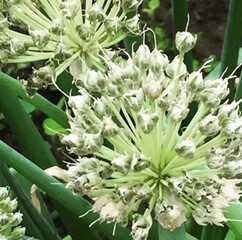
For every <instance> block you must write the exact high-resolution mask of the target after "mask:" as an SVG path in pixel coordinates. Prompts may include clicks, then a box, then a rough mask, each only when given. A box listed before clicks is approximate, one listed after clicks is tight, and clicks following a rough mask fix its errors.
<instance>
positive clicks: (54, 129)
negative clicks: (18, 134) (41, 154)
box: [43, 118, 67, 136]
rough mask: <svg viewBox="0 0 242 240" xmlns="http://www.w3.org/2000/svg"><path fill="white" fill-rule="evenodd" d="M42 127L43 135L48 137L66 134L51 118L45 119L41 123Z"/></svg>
mask: <svg viewBox="0 0 242 240" xmlns="http://www.w3.org/2000/svg"><path fill="white" fill-rule="evenodd" d="M43 127H44V129H45V133H46V134H48V135H50V136H53V135H56V134H58V133H67V130H66V129H65V128H63V127H62V126H61V125H60V124H59V123H57V122H56V121H55V120H53V119H52V118H46V119H45V120H44V122H43Z"/></svg>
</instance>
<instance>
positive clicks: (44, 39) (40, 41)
mask: <svg viewBox="0 0 242 240" xmlns="http://www.w3.org/2000/svg"><path fill="white" fill-rule="evenodd" d="M29 35H30V36H31V37H32V40H33V42H34V44H35V45H36V47H37V48H39V49H43V48H44V47H45V46H46V45H47V44H48V42H49V40H50V33H49V30H47V29H42V30H37V29H36V30H29Z"/></svg>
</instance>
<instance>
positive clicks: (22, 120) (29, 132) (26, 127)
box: [0, 81, 56, 169]
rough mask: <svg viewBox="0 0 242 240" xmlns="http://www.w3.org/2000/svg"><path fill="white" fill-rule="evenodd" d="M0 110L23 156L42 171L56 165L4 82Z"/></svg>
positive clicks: (0, 96) (47, 146) (0, 90)
mask: <svg viewBox="0 0 242 240" xmlns="http://www.w3.org/2000/svg"><path fill="white" fill-rule="evenodd" d="M0 109H1V111H2V113H3V115H4V116H5V118H6V120H7V123H8V124H9V125H10V127H11V129H12V131H13V132H14V134H15V136H16V138H17V140H18V142H19V145H20V147H21V149H22V151H23V152H24V154H25V155H26V156H27V157H28V158H30V159H31V161H33V162H34V163H35V164H36V165H38V166H40V167H41V168H43V169H45V168H47V167H50V166H53V165H56V160H55V158H54V156H53V155H52V153H51V151H50V147H49V145H48V144H47V142H45V141H44V139H43V138H42V136H41V135H40V133H39V132H38V130H37V128H36V126H35V125H34V123H33V122H32V120H31V119H30V116H29V115H28V114H27V113H26V112H25V110H24V109H23V107H22V105H21V104H20V102H19V99H18V98H17V96H16V94H15V93H14V92H13V91H12V90H11V89H10V88H9V86H7V85H6V84H5V82H4V81H0Z"/></svg>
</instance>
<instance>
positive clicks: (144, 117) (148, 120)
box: [138, 112, 158, 134]
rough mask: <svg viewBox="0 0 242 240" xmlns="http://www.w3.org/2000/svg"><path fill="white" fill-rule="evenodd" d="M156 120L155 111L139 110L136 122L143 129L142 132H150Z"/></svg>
mask: <svg viewBox="0 0 242 240" xmlns="http://www.w3.org/2000/svg"><path fill="white" fill-rule="evenodd" d="M157 121H158V115H157V113H156V112H155V113H151V114H150V113H145V112H140V113H139V114H138V122H139V125H140V127H141V129H142V130H143V132H144V133H146V134H148V133H150V132H151V131H152V130H153V128H154V127H155V125H156V123H157Z"/></svg>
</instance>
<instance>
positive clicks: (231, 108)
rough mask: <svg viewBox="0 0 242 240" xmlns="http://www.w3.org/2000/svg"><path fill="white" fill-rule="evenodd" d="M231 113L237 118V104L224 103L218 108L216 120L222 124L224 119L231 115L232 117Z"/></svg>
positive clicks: (234, 102)
mask: <svg viewBox="0 0 242 240" xmlns="http://www.w3.org/2000/svg"><path fill="white" fill-rule="evenodd" d="M233 113H234V114H235V115H237V116H238V102H236V101H233V102H231V103H230V104H228V103H224V104H223V105H221V106H220V107H219V110H218V119H219V120H220V121H222V122H223V121H224V120H225V119H227V118H230V115H231V114H232V115H234V114H233Z"/></svg>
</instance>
